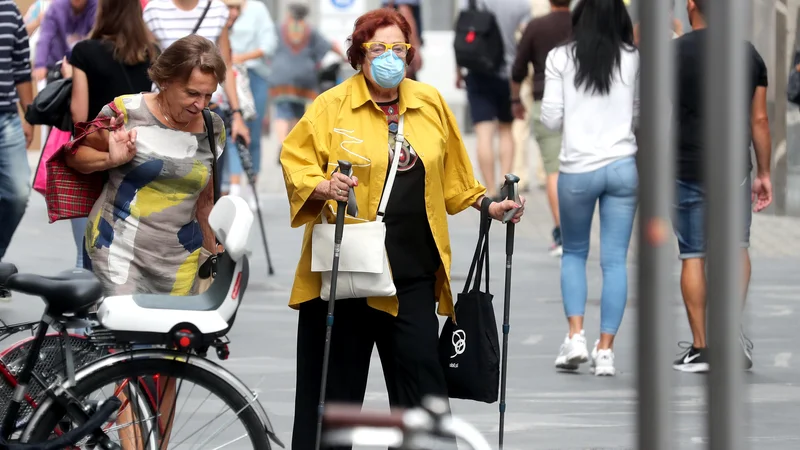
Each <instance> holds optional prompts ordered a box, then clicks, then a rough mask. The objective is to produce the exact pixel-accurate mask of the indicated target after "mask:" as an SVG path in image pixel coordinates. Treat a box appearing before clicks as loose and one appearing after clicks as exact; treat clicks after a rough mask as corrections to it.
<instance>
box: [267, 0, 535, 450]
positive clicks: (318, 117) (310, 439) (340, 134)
mask: <svg viewBox="0 0 800 450" xmlns="http://www.w3.org/2000/svg"><path fill="white" fill-rule="evenodd" d="M410 32H411V30H410V26H409V24H408V22H407V21H406V20H405V19H404V18H403V16H402V15H400V14H399V13H398V12H396V11H393V10H391V9H389V8H381V9H377V10H374V11H370V12H368V13H366V14H364V15H363V16H361V17H360V18H358V19H357V20H356V23H355V27H354V30H353V35H352V38H351V40H350V43H349V44H350V45H349V48H348V50H347V55H348V57H349V60H350V64H351V66H352V67H353V68H354V69H355V70H357V71H358V72H357V73H356V74H355V75H353V76H352V77H351V78H349V79H347V80H346V81H344V82H343V83H341V84H340V85H338V86H336V87H334V88H332V89H330V90H328V91H326V92H324V93H322V94H321V95H320V96H319V97H317V99H316V100H315V101H314V102H313V103H312V104H311V106H310V107H309V109H308V111H307V112H306V113H305V114H304V115H303V117H302V118H301V119H300V121H299V122H298V124H297V126H296V127H295V128H294V129H293V130H292V131H291V132H290V133H289V135H288V136H287V138H286V140H285V141H284V144H283V151H282V152H281V165H282V167H283V174H284V179H285V182H286V191H287V196H288V199H289V203H290V220H291V225H292V226H293V227H300V226H305V228H306V233H305V235H304V239H303V244H302V250H301V256H300V261H299V263H298V265H297V271H296V273H295V279H294V284H293V287H292V294H291V298H290V301H289V305H290V306H291V307H292V308H294V309H297V310H299V318H298V329H297V372H296V373H297V384H296V389H295V393H296V394H295V415H294V429H293V435H292V447H293V448H294V449H298V450H300V449H302V450H307V449H310V448H314V444H315V443H314V441H315V436H316V433H315V429H316V424H317V412H318V408H317V407H318V404H319V400H320V398H319V387H320V382H321V377H322V366H323V354H324V347H325V340H326V339H325V333H326V316H327V314H328V304H326V303H325V301H324V300H322V298H328V292H326V291H325V289H324V288H323V274H322V273H320V272H314V271H312V255H314V254H315V253H316V252H319V255H318V258H317V259H318V260H321V259H322V258H324V259H325V260H326V264H330V259H328V258H327V256H328V255H332V254H333V251H334V249H333V241H332V240H331V242H330V244H331V246H330V248H328V247H325V248H315V247H314V246H313V245H312V236H313V235H314V234H315V233H314V229H315V226H316V225H318V224H323V218H324V220H325V222H327V224H332V223H334V221H335V217H336V213H337V211H336V210H335V207H336V202H346V201H348V199H349V198H350V195H351V192H352V194H354V199H355V203H356V206H357V217H355V218H354V217H348V218H347V222H346V223H354V222H355V223H374V222H377V221H378V219H379V214H378V205H379V203H380V205H381V206H380V207H381V208H384V210H385V213H384V214H381V215H380V218H382V221H383V223H384V224H385V232H386V234H385V240H384V242H379V243H378V245H379V246H383V247H385V251H386V256H387V258H388V263H389V264H390V265H391V272H390V273H387V271H388V269H385V271H384V272H383V274H384V275H385V276H390V277H391V281H392V283H393V288H394V289H393V290H394V291H395V295H390V296H380V297H376V296H367V297H368V298H346V297H342V296H339V295H338V291H337V297H336V302H337V303H336V323H335V324H334V325H333V328H332V336H331V341H330V345H331V347H330V366H329V371H328V373H327V376H328V378H327V396H326V398H325V400H326V401H345V402H352V403H356V404H361V403H362V402H363V400H364V394H365V391H366V385H367V375H368V372H369V364H370V357H371V356H372V350H373V348H374V347H375V346H376V345H377V347H378V352H379V354H380V358H381V364H382V366H383V372H384V374H385V379H386V387H387V391H388V394H389V402H390V404H391V406H393V407H410V406H417V405H420V403H421V400H422V398H423V397H424V396H426V395H429V394H430V395H439V396H445V397H446V396H447V385H446V384H445V378H444V371H443V369H442V366H441V365H440V363H439V354H438V342H439V321H438V320H437V318H436V312H437V311H438V313H439V314H441V315H445V316H452V315H453V296H452V293H451V291H450V267H451V253H450V238H449V232H448V228H447V214H456V213H459V212H461V211H463V210H465V209H467V208H468V207H470V206H472V207H474V208H476V209H479V208H480V203H481V200H482V199H483V197H484V193H485V191H486V189H485V188H484V187H483V186H481V184H480V183H478V181H477V180H476V179H475V176H474V175H473V171H472V166H471V164H470V161H469V157H468V156H467V152H466V149H465V148H464V143H463V141H462V139H461V134H460V132H459V130H458V126H457V124H456V120H455V117H454V116H453V113H452V111H450V109H449V107H448V106H447V104H446V103H445V102H444V100H443V99H442V96H441V94H440V93H439V92H438V91H437V90H436V89H435V88H433V87H432V86H430V85H427V84H424V83H420V82H417V81H414V80H411V79H408V78H406V68H407V65H408V64H409V63H410V61H412V60H413V58H414V54H415V51H416V49H415V48H414V47H413V46H412V45H411V44H410V43H409V41H410ZM387 128H388V136H387V134H385V133H386V132H387V131H386V130H387ZM398 144H399V145H398ZM387 147H388V148H387ZM337 160H343V161H349V162H350V163H352V169H353V177H352V178H349V177H347V176H345V175H343V174H342V173H333V172H334V171H335V170H336V169H337V164H336V161H337ZM390 162H391V164H390ZM390 166H392V167H393V169H390ZM384 186H386V187H387V189H386V192H384ZM389 186H391V187H389ZM351 190H352V191H351ZM384 196H389V197H388V198H386V197H384ZM384 200H385V201H384ZM520 203H522V204H523V205H518V204H516V203H515V202H514V201H512V200H506V201H504V202H495V203H492V204H491V206H490V207H489V214H490V215H491V216H492V217H493V218H494V219H496V220H501V219H502V218H503V215H504V214H505V212H506V211H508V210H511V209H514V208H516V207H518V206H524V199H520ZM354 212H355V211H354ZM522 214H523V209H520V210H519V211H517V213H516V215H515V218H514V219H513V220H514V221H515V222H516V221H519V219H520V217H521V216H522ZM345 227H347V225H345ZM347 236H348V229H345V230H344V239H345V241H346V240H347ZM323 242H324V241H323ZM382 250H383V249H380V248H370V249H368V251H369V252H371V253H370V254H371V255H372V254H376V255H380V254H381V251H382ZM347 251H353V250H352V247H351V248H350V250H348V249H345V248H344V247H343V249H342V255H343V256H344V255H345V254H346V252H347ZM356 251H357V250H356ZM323 255H325V256H323ZM351 259H352V256H351ZM372 259H374V258H372ZM384 262H385V260H384ZM340 270H343V268H340ZM340 276H341V272H340ZM329 281H330V280H329ZM437 302H438V308H437Z"/></svg>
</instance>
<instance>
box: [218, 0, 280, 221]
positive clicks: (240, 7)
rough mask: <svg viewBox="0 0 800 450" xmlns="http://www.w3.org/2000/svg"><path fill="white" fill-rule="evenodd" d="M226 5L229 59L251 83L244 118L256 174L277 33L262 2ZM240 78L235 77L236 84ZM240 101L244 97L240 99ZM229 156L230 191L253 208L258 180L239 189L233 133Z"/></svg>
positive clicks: (232, 0)
mask: <svg viewBox="0 0 800 450" xmlns="http://www.w3.org/2000/svg"><path fill="white" fill-rule="evenodd" d="M224 1H225V4H226V5H228V11H229V16H228V23H229V24H230V25H229V28H230V31H229V33H230V41H231V51H232V53H233V56H232V57H231V62H232V63H233V64H234V65H235V66H236V76H237V77H243V78H244V79H246V80H247V85H248V86H249V87H250V94H251V98H252V103H253V106H254V109H255V115H254V116H253V117H251V118H249V120H247V121H246V123H247V129H248V131H249V132H250V137H251V139H250V145H249V147H248V150H249V152H250V156H251V162H252V174H253V175H254V176H258V173H259V172H260V170H261V130H262V126H263V122H264V116H265V115H266V113H267V101H268V99H269V96H268V93H269V79H270V71H271V69H270V64H269V61H270V60H271V59H272V58H273V57H274V55H275V49H276V48H277V46H278V36H277V33H276V30H275V23H274V22H273V21H272V16H271V15H270V14H269V10H268V9H267V7H266V5H264V3H262V2H260V1H257V0H224ZM238 84H239V80H237V85H238ZM240 100H241V101H242V103H243V102H244V99H240ZM226 150H227V152H228V156H227V157H226V159H227V161H226V163H227V168H228V170H227V172H228V177H229V182H228V183H225V184H229V185H230V189H229V191H228V192H229V194H230V195H241V194H244V196H243V197H244V198H245V200H247V203H248V204H249V205H250V209H252V210H254V211H255V210H256V209H257V205H256V200H255V197H256V194H255V192H253V188H252V187H251V186H252V185H256V183H257V180H250V184H248V185H246V187H245V189H246V191H245V192H244V193H242V192H241V189H242V187H241V186H242V174H243V173H244V169H243V167H242V162H241V160H240V159H239V152H238V150H237V146H236V140H235V139H233V137H230V139H228V144H227V148H226Z"/></svg>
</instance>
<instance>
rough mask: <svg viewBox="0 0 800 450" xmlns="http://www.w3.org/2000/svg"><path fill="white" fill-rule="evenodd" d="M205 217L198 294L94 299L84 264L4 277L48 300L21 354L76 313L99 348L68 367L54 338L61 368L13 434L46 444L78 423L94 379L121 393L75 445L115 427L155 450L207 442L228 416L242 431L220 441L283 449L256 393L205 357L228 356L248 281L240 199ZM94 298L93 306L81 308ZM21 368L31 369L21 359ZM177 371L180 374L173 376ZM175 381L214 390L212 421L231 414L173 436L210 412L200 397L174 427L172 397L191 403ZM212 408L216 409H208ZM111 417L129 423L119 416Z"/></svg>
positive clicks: (97, 440) (92, 406) (244, 209)
mask: <svg viewBox="0 0 800 450" xmlns="http://www.w3.org/2000/svg"><path fill="white" fill-rule="evenodd" d="M209 223H210V224H211V227H212V229H213V230H214V233H215V234H216V236H217V238H218V239H219V241H220V243H222V244H223V246H224V248H225V252H223V253H221V254H220V255H219V256H218V257H217V258H215V259H214V260H213V264H212V273H213V275H214V277H215V278H214V281H213V283H212V285H211V287H210V288H209V289H208V290H207V291H206V292H204V293H203V294H200V295H196V296H188V297H176V296H169V295H153V294H141V295H140V294H133V295H121V296H112V297H105V298H102V285H101V284H100V282H99V280H97V278H96V277H94V275H92V274H91V273H90V272H88V271H83V270H73V271H70V273H69V274H67V275H64V274H60V275H59V276H56V277H43V276H38V275H29V274H14V275H11V276H9V277H8V278H7V280H6V281H5V283H4V284H5V285H6V286H7V287H8V288H9V289H12V290H15V291H19V292H24V293H28V294H31V295H37V296H39V297H41V298H42V299H43V300H44V301H45V303H46V304H47V308H46V310H45V313H44V315H43V317H42V320H41V321H40V322H39V323H38V324H37V325H36V326H37V330H36V337H35V338H34V339H33V345H32V347H31V353H29V354H28V357H27V358H28V359H34V358H35V357H36V354H37V353H38V348H37V345H38V344H37V343H39V342H41V341H43V340H44V338H45V336H46V331H47V328H48V326H53V325H55V326H56V327H59V328H60V329H61V330H60V333H61V334H62V336H63V335H64V331H63V330H64V329H65V327H66V325H65V324H66V323H70V324H73V325H74V323H75V321H76V320H77V321H83V322H85V321H86V320H89V321H90V322H91V323H92V324H93V326H92V327H91V328H92V331H91V332H90V333H89V335H88V338H87V341H88V342H90V343H91V344H92V348H94V349H98V352H99V353H101V354H102V356H101V357H100V358H99V359H96V360H94V361H92V362H89V363H87V364H85V365H84V366H83V367H81V368H80V369H78V370H77V371H75V370H74V360H73V358H72V357H71V356H70V355H71V353H72V352H71V351H70V345H64V346H63V347H64V359H65V363H66V364H65V365H66V371H65V372H66V376H65V377H60V376H59V377H57V382H55V383H51V384H49V385H47V388H46V389H44V392H45V394H46V395H45V398H44V400H43V401H42V402H41V403H40V404H38V406H37V407H36V408H35V409H33V411H32V413H31V414H30V415H29V417H28V419H27V421H26V423H25V424H24V428H23V430H22V431H21V433H20V436H19V441H20V442H22V443H37V442H45V441H47V440H48V439H49V438H50V437H52V434H53V433H55V434H59V430H61V432H64V430H70V429H81V427H82V425H83V423H85V422H86V420H85V417H84V416H82V415H80V414H75V411H74V410H76V409H77V410H80V411H83V412H84V413H87V412H90V413H91V412H95V411H100V409H102V406H103V405H104V404H105V402H106V401H107V400H96V399H92V398H91V397H92V396H91V395H90V394H92V393H93V392H95V390H96V389H97V388H98V386H99V387H101V388H102V387H103V386H111V387H112V389H111V391H112V393H111V395H110V396H106V398H107V399H114V398H116V399H118V400H120V404H121V407H120V408H118V409H117V411H116V414H114V415H113V417H111V420H109V421H106V422H105V423H104V425H103V428H102V430H100V429H97V428H96V429H94V430H93V431H91V436H89V437H88V438H87V439H85V440H84V441H83V442H82V445H83V446H84V447H87V448H95V446H100V447H101V448H115V447H112V446H110V445H111V444H113V443H110V439H109V437H108V435H107V433H108V432H111V431H118V432H119V439H120V442H122V441H123V440H124V441H133V442H134V444H135V448H137V449H139V448H148V449H150V448H152V449H159V450H160V449H162V448H166V447H165V445H167V446H168V445H170V444H175V442H176V441H177V444H175V446H181V445H183V444H185V443H187V441H189V440H190V439H195V441H196V442H199V443H197V444H196V448H219V446H218V445H213V444H209V442H210V440H211V439H212V438H215V437H217V436H220V435H221V433H223V432H227V429H228V428H229V427H230V425H231V424H233V423H234V422H235V421H237V420H238V421H240V422H241V426H242V427H243V428H244V430H245V435H244V436H236V437H233V438H231V437H230V436H229V435H224V436H222V438H223V439H228V440H227V441H225V442H224V443H223V444H224V445H226V444H230V443H233V442H238V441H239V440H241V439H244V438H249V441H250V445H252V448H254V449H267V450H269V449H270V448H271V442H274V443H275V444H277V445H278V446H280V447H284V445H283V443H282V442H281V441H280V440H279V439H278V437H277V436H276V435H275V432H274V431H273V428H272V425H271V423H270V420H269V417H268V415H267V413H266V411H265V410H264V408H263V406H262V405H261V404H260V403H259V402H258V399H257V396H256V395H255V394H254V393H253V392H251V391H250V390H249V389H248V388H247V386H246V385H245V384H244V383H243V382H242V381H241V380H239V379H238V378H237V377H236V376H234V375H233V374H232V373H230V372H228V371H227V370H225V369H224V368H222V367H221V366H219V365H217V364H215V363H213V362H212V361H210V360H209V359H207V358H206V355H207V352H208V350H209V349H211V348H214V349H215V350H216V353H217V356H218V357H219V358H220V359H223V360H224V359H227V357H228V355H229V350H228V343H229V340H228V339H227V338H226V334H227V332H228V331H229V330H230V328H231V326H232V325H233V322H234V319H235V316H236V312H237V310H238V307H239V305H240V303H241V300H242V298H243V295H244V292H245V290H246V287H247V283H248V277H249V262H248V256H249V251H247V250H246V247H247V241H248V237H249V234H250V228H251V226H252V223H253V213H252V212H251V211H250V208H249V207H248V206H247V203H246V202H245V201H244V200H243V199H240V198H238V197H222V198H221V199H220V200H219V201H218V202H217V204H215V205H214V208H213V209H212V212H211V214H210V216H209ZM4 270H5V271H8V270H9V269H8V266H7V265H0V274H1V273H2V271H4ZM0 282H3V280H2V278H0ZM95 305H97V312H96V313H90V312H89V310H90V309H91V308H92V307H93V306H95ZM67 316H69V317H67ZM67 344H69V342H67ZM143 346H144V348H143ZM31 355H33V356H31ZM25 368H27V369H30V367H28V366H27V365H26V367H25ZM25 368H24V369H25ZM24 369H23V370H22V371H21V372H20V375H19V376H18V377H17V380H18V381H19V384H20V385H23V386H24V385H26V384H27V383H23V382H22V381H23V380H25V378H24V377H22V375H25V372H26V371H25V370H24ZM0 372H1V371H0ZM178 378H180V382H178V381H176V379H178ZM184 382H191V383H194V384H195V385H196V386H200V387H203V388H206V389H207V390H208V391H209V393H210V394H213V395H216V397H217V398H218V401H217V403H216V405H215V406H217V407H224V408H225V409H223V410H222V412H220V413H219V414H217V415H216V417H212V420H215V419H216V418H218V417H219V416H220V415H222V414H224V413H226V412H227V411H228V410H230V411H233V412H234V414H235V417H234V419H233V420H232V421H230V422H229V423H227V424H224V425H223V428H219V429H217V430H216V432H214V433H213V434H212V435H211V436H205V434H206V433H207V432H208V431H209V430H211V429H212V428H211V427H210V426H209V424H208V423H203V424H202V425H201V426H200V427H199V428H198V430H197V431H196V432H194V433H190V434H189V437H188V438H186V439H183V440H180V439H179V438H176V433H179V432H180V431H182V429H183V428H184V427H185V426H186V425H187V424H188V423H189V422H190V421H191V420H192V419H193V418H194V416H195V415H196V414H199V415H200V416H208V412H209V408H206V409H204V410H202V409H201V406H202V404H201V405H200V406H197V407H196V408H195V409H194V411H193V412H192V415H191V416H190V417H189V419H187V421H186V422H184V423H183V425H182V426H180V427H177V426H176V425H178V424H179V423H178V420H177V418H176V416H175V408H176V407H177V406H178V403H179V400H183V404H184V406H186V405H187V404H190V403H191V405H190V406H194V403H196V402H197V399H196V398H194V397H192V393H193V392H194V388H192V390H191V391H190V392H189V395H188V396H186V398H185V399H184V398H183V397H180V399H179V396H178V394H179V392H180V390H181V386H182V385H183V383H184ZM16 399H17V397H15V399H14V400H15V401H16ZM15 401H12V403H11V405H10V406H9V410H8V412H11V413H14V414H13V415H16V411H14V409H15V407H14V406H13V405H14V404H16V403H15ZM204 402H205V400H204ZM28 406H31V405H28ZM165 407H167V410H166V411H165V410H164V408H165ZM134 409H136V410H135V411H134ZM216 409H219V408H214V410H211V411H215V410H216ZM7 415H8V413H7ZM211 415H212V416H213V415H214V413H212V414H211ZM14 420H16V417H13V418H12V419H8V418H7V421H6V422H8V423H13V421H14ZM200 420H201V422H202V420H203V419H202V418H201V419H200ZM120 421H129V422H125V423H124V424H120ZM12 428H14V427H12ZM16 428H18V427H16ZM3 430H4V431H3V432H4V433H5V430H10V428H6V427H5V426H4V427H3ZM66 433H67V434H69V433H70V431H67V432H66ZM201 438H205V439H201ZM190 445H191V444H190ZM116 448H119V447H116Z"/></svg>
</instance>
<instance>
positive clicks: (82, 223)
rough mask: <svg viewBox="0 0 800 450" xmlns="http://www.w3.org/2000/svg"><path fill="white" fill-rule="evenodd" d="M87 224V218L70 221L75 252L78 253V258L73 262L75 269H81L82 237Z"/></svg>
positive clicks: (82, 256)
mask: <svg viewBox="0 0 800 450" xmlns="http://www.w3.org/2000/svg"><path fill="white" fill-rule="evenodd" d="M88 222H89V219H88V218H87V217H79V218H77V219H70V225H72V239H73V240H74V241H75V250H76V251H77V253H78V256H77V258H76V260H75V267H77V268H83V258H84V255H83V254H84V248H83V237H84V236H85V235H86V224H87V223H88Z"/></svg>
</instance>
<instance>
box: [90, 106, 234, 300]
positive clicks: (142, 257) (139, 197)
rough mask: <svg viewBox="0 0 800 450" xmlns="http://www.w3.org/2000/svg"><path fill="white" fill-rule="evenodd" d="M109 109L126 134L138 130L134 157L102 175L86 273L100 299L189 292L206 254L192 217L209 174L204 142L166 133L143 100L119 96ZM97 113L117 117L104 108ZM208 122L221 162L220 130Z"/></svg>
mask: <svg viewBox="0 0 800 450" xmlns="http://www.w3.org/2000/svg"><path fill="white" fill-rule="evenodd" d="M114 104H115V105H116V107H117V109H119V111H121V113H122V114H124V115H125V126H126V128H127V129H128V130H132V129H136V131H137V137H136V156H135V157H134V158H133V160H132V161H130V162H129V163H127V164H124V165H122V166H120V167H117V168H115V169H111V170H109V171H108V181H107V182H106V184H105V187H104V188H103V192H102V194H101V195H100V198H99V199H98V200H97V203H95V205H94V208H93V209H92V212H91V213H90V214H89V224H88V226H87V228H86V239H85V241H84V242H85V246H86V252H87V254H88V256H89V258H90V259H91V263H90V264H91V266H90V268H91V269H92V271H93V272H94V273H95V274H96V275H97V276H98V278H100V281H102V282H103V285H104V286H105V290H106V295H127V294H134V293H154V294H172V295H191V294H194V293H196V291H197V283H196V281H197V280H196V278H197V270H198V267H199V261H200V259H201V252H202V253H203V254H204V255H206V256H207V255H208V252H207V251H206V250H205V249H204V248H203V233H202V232H201V230H200V224H199V223H198V222H197V217H196V215H195V210H196V206H197V200H198V198H199V196H200V193H201V192H202V191H203V189H205V187H206V185H207V184H208V183H209V180H210V174H211V158H212V157H213V156H212V155H213V154H212V152H211V149H210V148H209V143H208V136H207V135H206V134H205V133H189V132H185V131H176V130H173V129H170V128H167V127H166V126H164V125H163V124H162V123H161V122H159V121H158V119H156V117H155V116H154V115H153V113H152V112H151V111H150V109H149V108H148V107H147V105H146V103H145V101H144V97H143V94H137V95H125V96H122V97H117V98H116V99H115V100H114ZM100 114H101V115H105V116H109V117H110V116H114V115H115V113H114V112H113V111H112V109H111V108H110V107H108V106H106V107H104V108H103V110H102V111H101V112H100ZM213 117H214V137H215V138H216V139H215V141H216V143H217V149H216V154H217V157H219V155H220V154H222V148H224V145H223V143H224V142H225V127H224V125H223V123H222V119H221V118H220V117H219V116H217V115H216V114H214V115H213ZM87 263H88V262H87Z"/></svg>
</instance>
